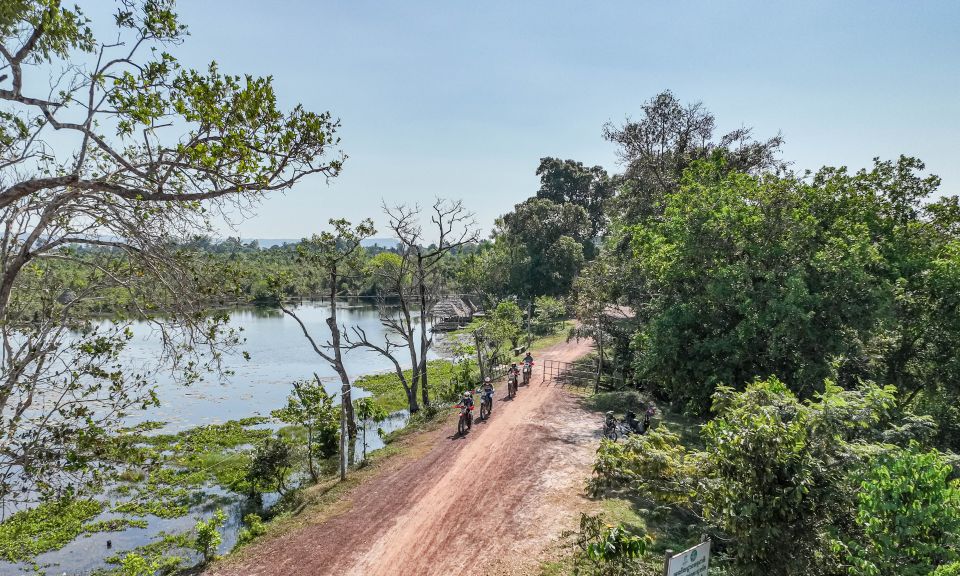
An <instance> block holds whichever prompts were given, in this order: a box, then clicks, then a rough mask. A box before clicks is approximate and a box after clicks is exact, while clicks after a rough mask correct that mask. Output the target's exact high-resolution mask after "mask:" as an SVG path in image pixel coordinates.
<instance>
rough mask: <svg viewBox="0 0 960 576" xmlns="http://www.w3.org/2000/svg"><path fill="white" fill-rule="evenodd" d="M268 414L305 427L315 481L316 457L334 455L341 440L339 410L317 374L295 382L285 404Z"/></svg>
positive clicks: (311, 472) (321, 458) (309, 462)
mask: <svg viewBox="0 0 960 576" xmlns="http://www.w3.org/2000/svg"><path fill="white" fill-rule="evenodd" d="M271 414H272V415H273V417H274V418H277V419H279V420H280V421H282V422H286V423H288V424H296V425H299V426H303V427H304V428H306V430H307V464H308V469H309V471H310V478H311V479H312V480H313V481H314V482H316V481H317V479H318V478H319V473H318V471H317V467H316V464H315V460H316V459H320V460H328V459H330V458H333V457H334V456H336V455H337V453H338V448H337V445H338V443H339V441H340V409H339V408H337V407H336V406H334V403H333V397H332V396H330V395H329V394H327V391H326V390H325V389H324V387H323V383H322V382H321V381H320V377H319V376H316V375H315V379H314V380H312V381H306V382H294V383H293V394H291V395H290V396H289V397H288V398H287V405H286V406H285V407H283V408H281V409H279V410H274V411H273V412H272V413H271ZM360 417H361V418H363V416H362V415H361V416H360Z"/></svg>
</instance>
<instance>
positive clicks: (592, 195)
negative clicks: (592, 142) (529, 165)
mask: <svg viewBox="0 0 960 576" xmlns="http://www.w3.org/2000/svg"><path fill="white" fill-rule="evenodd" d="M537 176H539V177H540V189H539V190H537V198H544V199H546V200H550V201H552V202H555V203H557V204H564V203H570V204H574V205H576V206H580V207H581V208H583V209H584V210H585V211H586V212H587V216H588V217H589V219H590V238H595V237H597V236H598V235H600V234H601V233H602V232H603V231H604V229H605V228H606V223H607V215H606V213H605V211H604V208H605V207H606V206H605V205H606V203H607V201H608V200H610V199H611V198H613V193H614V183H613V181H612V180H611V179H610V176H609V175H608V174H607V171H606V170H604V169H603V168H602V167H601V166H593V167H590V168H587V167H586V166H584V165H583V163H582V162H576V161H574V160H562V161H561V160H560V159H558V158H541V159H540V166H539V167H537Z"/></svg>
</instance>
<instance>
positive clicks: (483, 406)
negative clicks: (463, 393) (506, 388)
mask: <svg viewBox="0 0 960 576" xmlns="http://www.w3.org/2000/svg"><path fill="white" fill-rule="evenodd" d="M477 394H479V395H480V419H481V420H486V419H487V418H489V417H490V413H491V412H493V392H492V391H491V392H490V393H489V394H486V393H484V390H483V388H478V389H477Z"/></svg>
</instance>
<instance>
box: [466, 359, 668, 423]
mask: <svg viewBox="0 0 960 576" xmlns="http://www.w3.org/2000/svg"><path fill="white" fill-rule="evenodd" d="M521 364H522V366H517V363H516V362H513V363H511V364H510V368H509V369H508V370H507V398H511V399H512V398H513V397H514V396H516V394H517V388H518V386H519V382H520V378H521V376H522V378H523V384H524V386H526V385H527V384H529V383H530V375H531V374H532V373H533V356H532V355H531V354H530V353H529V352H527V354H526V356H524V357H523V360H522V361H521ZM475 392H476V393H477V394H479V395H480V419H481V420H486V419H487V418H489V417H490V413H491V412H492V411H493V392H494V390H493V382H492V381H491V380H490V378H489V377H487V378H484V379H483V386H481V387H480V388H478V389H477V390H476V391H475ZM473 394H474V390H467V391H466V392H464V393H463V396H462V397H461V399H460V403H459V404H457V408H460V422H459V424H458V428H457V430H458V432H459V433H460V434H461V435H462V434H464V433H466V431H467V430H469V429H470V428H471V426H472V425H473V408H474V401H473ZM640 409H641V411H642V412H643V418H642V419H641V420H638V419H637V414H636V412H633V411H632V410H631V411H628V412H627V414H626V417H625V418H624V419H623V420H622V421H621V420H617V418H616V416H614V414H613V412H612V411H611V412H607V414H606V419H605V421H604V425H603V435H604V436H605V437H607V438H609V439H610V440H613V441H616V440H617V438H620V437H623V436H629V435H631V434H645V433H646V431H647V430H649V429H650V419H651V418H652V417H653V416H654V415H655V414H656V407H655V406H654V405H653V403H650V404H649V405H647V404H644V405H643V406H641V407H640Z"/></svg>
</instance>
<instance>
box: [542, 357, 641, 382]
mask: <svg viewBox="0 0 960 576" xmlns="http://www.w3.org/2000/svg"><path fill="white" fill-rule="evenodd" d="M540 382H541V383H546V382H553V383H556V384H570V385H573V386H593V385H594V384H595V383H596V382H597V364H596V362H561V361H560V360H543V368H542V369H541V379H540ZM622 385H623V379H622V378H619V377H616V376H611V375H609V374H601V375H600V387H601V388H607V389H614V388H620V387H622Z"/></svg>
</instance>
